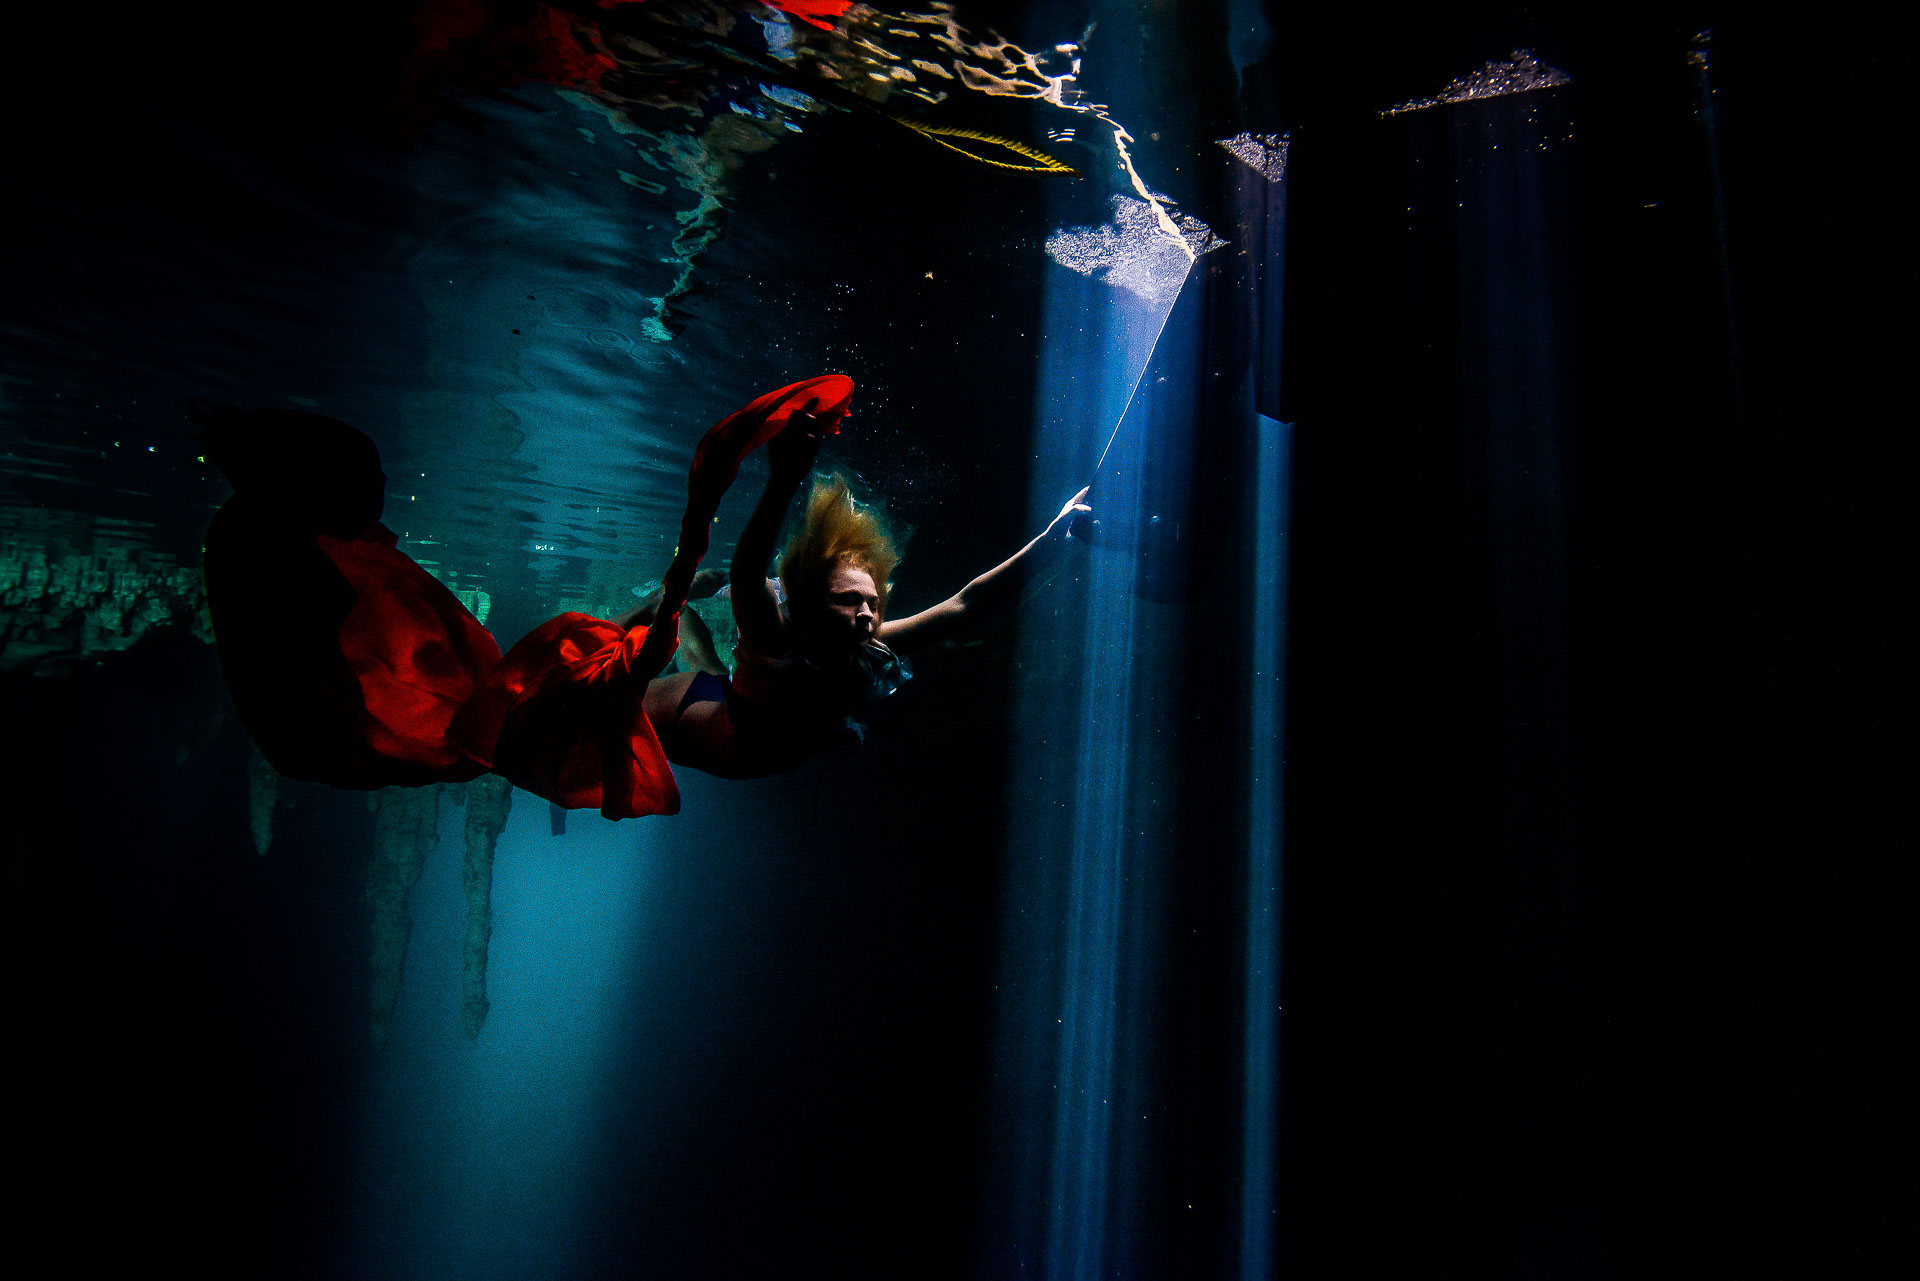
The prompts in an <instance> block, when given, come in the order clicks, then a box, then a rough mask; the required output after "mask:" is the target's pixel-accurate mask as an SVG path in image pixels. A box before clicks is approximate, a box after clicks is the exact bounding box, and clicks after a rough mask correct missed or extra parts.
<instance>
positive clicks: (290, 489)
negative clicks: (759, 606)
mask: <svg viewBox="0 0 1920 1281" xmlns="http://www.w3.org/2000/svg"><path fill="white" fill-rule="evenodd" d="M852 397H853V380H852V379H850V378H847V377H844V376H842V375H839V374H829V375H826V376H823V377H820V378H809V379H807V380H805V381H804V382H797V383H794V384H792V385H791V386H788V387H782V388H781V389H780V390H778V391H775V392H769V393H768V394H767V395H765V396H762V397H760V398H759V399H757V400H755V401H754V402H753V403H752V404H750V405H748V406H747V407H746V408H744V409H742V410H740V411H739V412H738V413H734V414H730V415H728V416H727V417H726V418H724V419H722V420H721V421H720V422H719V423H718V424H717V425H715V426H714V428H713V429H712V430H711V431H709V432H708V433H707V434H706V436H705V437H704V438H703V439H702V440H701V442H700V445H699V448H698V449H697V450H696V452H695V454H694V462H693V469H692V471H691V473H690V474H689V476H688V480H687V489H688V502H687V511H686V516H685V518H684V519H683V521H682V523H681V532H680V546H679V547H678V548H677V549H676V550H675V553H674V559H673V563H672V564H671V565H670V566H669V567H668V569H667V574H666V580H665V588H664V591H663V599H662V601H661V604H660V608H659V611H658V612H657V613H656V615H655V621H654V624H653V626H652V627H651V628H648V627H635V628H633V629H631V630H626V631H623V630H622V629H621V628H620V627H619V626H618V625H617V624H615V623H610V622H607V621H606V620H604V619H599V618H592V617H589V616H588V615H586V614H562V615H560V616H559V617H558V618H555V619H552V620H550V621H548V622H546V623H543V624H542V625H541V626H539V627H537V628H535V629H534V630H533V631H532V632H531V633H529V634H528V635H527V636H525V637H523V638H522V639H521V640H520V641H519V643H518V644H516V645H514V647H513V648H512V649H511V650H510V651H508V652H507V654H506V655H505V656H504V657H503V656H502V655H501V653H500V648H499V646H498V645H496V644H495V643H494V640H493V637H492V636H491V635H489V634H488V632H487V630H486V629H485V628H484V627H482V626H481V625H480V623H479V621H478V620H477V619H475V618H474V616H473V615H472V614H471V613H469V612H468V611H467V609H466V607H465V606H463V605H462V604H461V603H460V601H459V599H458V598H457V597H455V596H454V594H453V593H452V592H450V591H448V590H447V589H446V588H445V587H443V586H442V585H441V584H440V583H439V582H438V581H436V580H435V579H434V578H433V576H432V575H430V574H428V573H427V572H426V570H424V569H422V568H421V567H420V566H419V565H417V564H415V563H414V562H413V561H412V560H410V559H409V558H408V557H407V556H406V555H405V554H404V553H403V552H401V551H400V550H399V548H398V547H397V545H396V544H397V542H398V540H397V539H396V538H395V537H394V534H393V532H392V531H391V530H389V529H387V528H386V527H385V526H384V525H381V524H379V523H377V521H372V520H371V518H372V517H373V516H374V515H375V514H376V513H377V512H378V511H379V505H380V501H381V489H382V487H383V485H384V477H382V476H381V475H380V472H379V461H378V453H377V451H376V450H374V447H373V444H372V442H371V441H369V440H367V438H366V437H365V436H364V435H363V434H362V433H360V432H357V431H355V430H354V429H352V428H351V427H348V426H347V425H346V424H344V423H338V422H335V421H333V420H330V419H321V418H318V417H316V416H313V415H293V414H290V413H283V414H281V415H279V416H278V417H274V416H272V415H268V414H263V413H262V412H261V411H251V412H246V411H233V412H231V413H225V412H224V411H223V414H224V416H216V417H217V422H216V423H215V424H214V425H213V426H211V427H210V428H209V431H210V433H212V434H211V435H210V436H209V437H208V439H209V440H210V441H214V442H216V445H217V447H218V452H219V455H220V459H223V460H224V461H222V462H221V465H222V466H223V467H226V468H227V469H228V473H229V475H231V476H234V477H235V485H236V491H237V492H236V493H235V496H234V497H233V498H232V499H231V500H229V502H228V503H227V505H226V506H224V507H223V508H222V509H221V510H220V513H219V514H218V515H217V516H215V518H214V522H213V525H212V527H211V528H210V529H209V530H208V531H207V554H206V574H207V592H208V602H209V606H210V608H211V610H212V613H213V622H214V635H215V639H216V641H217V643H218V645H219V648H220V658H221V664H222V666H223V667H224V668H225V670H226V673H227V680H228V684H229V686H230V687H231V688H232V690H233V695H234V702H235V704H236V706H237V707H238V708H239V709H240V714H241V717H242V719H243V720H244V721H245V722H246V725H247V728H248V730H249V732H250V733H251V734H252V735H253V738H254V741H255V742H256V743H258V744H259V745H260V749H261V751H262V753H263V754H264V755H265V756H266V757H267V759H268V760H269V761H271V762H272V763H273V765H274V767H275V768H277V769H278V770H280V772H281V773H283V774H287V775H289V776H291V777H294V778H304V779H311V780H314V781H316V782H325V783H332V784H335V785H337V786H342V787H359V788H369V789H371V788H378V787H390V786H401V785H424V784H428V783H436V782H457V781H462V780H465V779H469V778H473V777H475V776H476V775H478V774H480V773H482V772H483V771H485V770H492V771H493V772H495V773H498V774H501V775H504V776H505V777H506V778H508V779H509V780H511V781H512V782H513V783H514V784H515V785H516V786H519V787H523V788H525V789H526V790H527V791H530V792H533V793H535V794H536V795H539V796H543V797H545V798H546V799H548V800H550V801H552V802H554V803H555V804H557V805H562V806H565V807H567V808H569V809H598V810H599V811H600V812H601V813H602V814H605V815H606V816H607V817H608V818H635V817H638V816H640V815H643V814H672V813H675V812H676V811H678V810H679V808H680V792H679V789H678V788H677V787H676V786H675V784H674V780H673V771H672V769H671V768H669V766H668V764H667V757H666V753H665V752H664V751H663V750H662V749H661V746H660V739H659V736H658V735H657V734H656V733H655V732H654V728H653V725H652V724H651V723H650V722H649V721H648V720H647V716H646V691H647V682H648V681H649V680H651V679H652V678H653V677H655V676H657V675H659V673H660V672H661V671H662V670H663V669H664V668H665V667H666V665H667V663H668V662H669V661H670V660H671V659H672V657H673V651H674V649H675V647H676V645H677V644H678V637H679V620H680V611H681V609H682V608H683V607H684V606H685V604H686V599H687V592H688V590H689V589H690V588H691V586H692V582H693V573H694V570H695V569H696V568H697V567H698V565H699V563H700V558H701V557H702V556H704V555H705V554H706V550H707V542H708V538H709V537H710V535H711V531H712V525H713V516H714V512H715V511H716V510H717V509H718V507H719V505H720V499H721V497H722V496H723V495H724V494H725V493H726V491H727V487H728V486H729V485H730V484H732V483H733V479H734V477H735V476H736V475H738V474H739V471H740V464H741V462H742V461H743V460H744V459H745V458H746V456H747V455H748V454H750V453H752V452H753V451H754V450H755V449H758V448H759V447H760V446H761V445H763V444H765V443H766V442H767V441H768V440H770V439H772V438H773V437H774V436H776V435H778V434H779V433H780V432H781V431H782V430H784V429H785V428H786V427H787V425H788V422H789V421H790V420H791V418H792V417H793V415H794V414H795V413H798V412H801V411H806V412H809V413H811V414H813V415H814V416H815V420H816V427H817V430H819V431H820V432H821V433H823V434H825V433H829V432H834V431H838V430H839V424H840V420H841V419H842V418H844V417H845V416H846V414H847V410H848V406H849V405H850V403H851V401H852ZM211 447H214V446H210V448H211ZM325 529H334V530H336V531H339V532H337V533H335V534H328V533H324V532H320V531H321V530H325Z"/></svg>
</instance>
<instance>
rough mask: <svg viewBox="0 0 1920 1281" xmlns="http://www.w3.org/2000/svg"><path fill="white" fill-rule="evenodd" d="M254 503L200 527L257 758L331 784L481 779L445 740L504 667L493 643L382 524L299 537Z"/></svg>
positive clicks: (217, 623)
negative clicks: (349, 532)
mask: <svg viewBox="0 0 1920 1281" xmlns="http://www.w3.org/2000/svg"><path fill="white" fill-rule="evenodd" d="M250 497H251V499H252V501H250ZM250 497H249V496H242V495H237V496H236V497H235V498H234V499H233V500H231V501H230V502H229V503H228V504H227V506H226V507H224V508H222V509H221V511H220V513H219V515H218V516H216V517H215V518H214V522H213V526H212V527H211V528H210V529H209V530H208V531H207V550H206V579H207V603H208V607H209V610H210V612H211V613H212V616H213V629H214V640H215V643H216V644H217V646H218V648H219V651H220V664H221V667H222V668H223V669H224V670H225V672H226V676H227V684H228V687H229V688H230V689H231V690H232V691H233V700H234V705H235V707H236V708H237V709H238V710H239V712H240V717H241V720H242V721H243V722H244V723H245V724H246V726H247V730H248V732H249V733H250V734H251V735H252V737H253V740H254V742H255V743H256V744H258V745H259V748H260V751H261V754H262V755H264V756H265V757H266V758H267V760H268V761H270V762H271V763H272V764H273V766H274V768H275V769H277V770H279V771H280V772H281V773H282V774H285V775H287V776H288V777H290V778H301V779H308V780H311V781H314V782H321V783H331V784H333V785H335V786H338V787H357V788H366V789H373V788H380V787H400V786H420V785H423V784H428V783H438V782H461V781H464V780H466V779H469V778H473V777H474V776H476V775H478V774H479V773H481V772H482V769H483V768H484V767H483V766H481V765H480V764H478V763H476V762H475V761H473V760H471V759H470V758H469V757H468V756H467V755H466V754H465V753H464V752H463V751H461V750H460V748H459V747H458V746H457V745H455V744H454V743H452V742H451V741H450V740H449V739H448V736H447V735H448V730H449V728H450V727H451V725H452V722H453V719H454V717H455V716H456V715H457V714H458V713H459V711H460V709H461V708H462V707H463V706H464V705H465V704H466V702H467V700H468V699H469V698H471V697H472V696H473V694H474V693H475V692H476V691H477V690H478V689H479V688H480V686H481V684H482V683H483V682H484V681H485V680H486V678H487V677H488V676H489V675H490V674H491V673H492V672H493V670H494V669H495V668H496V667H498V666H499V663H500V647H499V646H498V645H496V644H495V643H494V640H493V637H492V636H491V635H489V634H488V633H487V630H486V629H485V628H484V627H482V626H480V624H479V622H478V621H477V620H476V619H475V618H474V617H473V615H472V614H470V613H468V612H467V610H466V608H465V606H463V605H461V603H460V602H459V600H458V599H457V598H456V597H455V596H454V595H453V593H452V592H449V591H448V590H447V589H446V588H445V587H443V586H441V585H440V584H439V583H438V582H436V581H435V580H434V579H433V577H432V576H431V575H430V574H428V573H427V572H426V571H425V570H424V569H421V568H420V566H418V565H416V564H415V563H414V562H413V561H411V560H409V559H408V558H407V557H406V556H405V555H404V554H403V553H402V552H400V551H399V550H398V549H397V548H396V547H395V546H394V544H395V542H396V539H395V538H394V535H393V533H392V531H390V530H388V529H387V528H386V527H384V526H382V525H379V524H377V523H375V524H372V525H370V526H368V527H366V528H365V529H364V530H363V531H362V532H361V533H359V534H357V535H354V536H351V537H331V536H328V535H325V534H315V533H311V532H303V531H302V530H300V529H299V527H298V526H297V525H289V523H288V522H287V521H286V520H284V519H283V518H282V514H281V512H280V511H278V510H276V509H275V507H274V505H273V504H271V503H265V502H261V501H258V496H257V495H254V496H250Z"/></svg>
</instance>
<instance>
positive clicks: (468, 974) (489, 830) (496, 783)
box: [460, 774, 513, 1036]
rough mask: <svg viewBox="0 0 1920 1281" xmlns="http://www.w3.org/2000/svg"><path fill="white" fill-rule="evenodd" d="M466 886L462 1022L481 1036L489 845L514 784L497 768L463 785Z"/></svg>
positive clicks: (502, 823) (502, 822)
mask: <svg viewBox="0 0 1920 1281" xmlns="http://www.w3.org/2000/svg"><path fill="white" fill-rule="evenodd" d="M466 800H467V857H466V864H465V870H464V880H465V885H466V890H467V939H466V954H465V956H464V958H463V962H462V967H461V982H460V989H461V1002H460V1015H461V1024H462V1026H464V1027H465V1028H466V1030H467V1035H468V1036H479V1035H480V1026H481V1024H483V1023H485V1022H486V1021H487V943H488V941H489V940H490V939H491V938H492V937H493V850H494V846H495V845H497V844H498V843H499V840H500V832H501V830H502V829H503V828H505V827H506V825H507V811H508V810H509V809H510V808H511V806H512V804H513V785H512V784H511V783H509V782H507V780H506V779H504V778H501V777H500V776H499V775H497V774H483V775H482V776H480V777H479V778H476V779H474V780H473V781H472V782H471V783H468V784H467V785H466Z"/></svg>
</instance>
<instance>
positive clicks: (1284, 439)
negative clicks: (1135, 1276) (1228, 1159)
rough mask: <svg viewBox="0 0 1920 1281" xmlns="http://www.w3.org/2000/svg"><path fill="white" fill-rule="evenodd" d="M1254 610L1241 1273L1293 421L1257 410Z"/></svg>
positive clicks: (1270, 1009)
mask: <svg viewBox="0 0 1920 1281" xmlns="http://www.w3.org/2000/svg"><path fill="white" fill-rule="evenodd" d="M1255 417H1256V419H1257V422H1258V428H1257V430H1258V433H1259V434H1258V439H1257V442H1256V445H1255V456H1254V468H1253V501H1252V503H1251V504H1250V508H1251V511H1252V513H1253V602H1252V604H1253V613H1252V626H1251V629H1250V633H1251V634H1250V635H1249V637H1248V650H1249V658H1250V660H1251V666H1252V679H1251V680H1250V681H1249V683H1248V689H1247V700H1248V713H1249V715H1248V731H1249V733H1250V735H1251V741H1250V742H1249V744H1248V752H1247V919H1246V1008H1245V1011H1244V1016H1243V1017H1244V1023H1245V1028H1244V1035H1245V1037H1246V1040H1245V1049H1244V1054H1245V1063H1244V1065H1243V1070H1244V1076H1243V1084H1242V1087H1241V1090H1242V1096H1241V1149H1240V1275H1241V1276H1242V1277H1243V1278H1245V1279H1246V1281H1256V1279H1257V1278H1266V1277H1270V1276H1272V1275H1273V1222H1274V1219H1275V1217H1276V1216H1277V1214H1278V1207H1277V1205H1276V1199H1275V1192H1276V1189H1275V1187H1274V1177H1273V1153H1274V1137H1275V1125H1276V1123H1277V1121H1278V1117H1279V1106H1278V1105H1279V1062H1280V1044H1279V1042H1280V852H1281V841H1282V837H1283V817H1284V812H1285V810H1284V806H1285V797H1284V793H1283V791H1282V780H1283V774H1282V771H1283V769H1284V764H1285V762H1284V759H1283V753H1282V750H1281V748H1282V743H1283V741H1284V738H1283V734H1284V728H1285V725H1286V680H1285V674H1286V635H1287V625H1286V609H1287V553H1286V530H1287V505H1288V497H1289V488H1290V479H1291V478H1290V475H1289V466H1288V464H1289V461H1290V458H1291V455H1292V450H1293V428H1292V426H1291V425H1290V424H1288V423H1282V422H1276V421H1274V420H1273V419H1271V418H1268V417H1267V416H1265V415H1264V414H1259V415H1256V416H1255Z"/></svg>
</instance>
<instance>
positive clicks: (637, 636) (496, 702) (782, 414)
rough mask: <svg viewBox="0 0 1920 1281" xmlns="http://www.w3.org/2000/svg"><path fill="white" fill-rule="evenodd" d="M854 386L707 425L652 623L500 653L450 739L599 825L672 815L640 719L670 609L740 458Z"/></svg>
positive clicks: (667, 787) (568, 626)
mask: <svg viewBox="0 0 1920 1281" xmlns="http://www.w3.org/2000/svg"><path fill="white" fill-rule="evenodd" d="M852 401H853V380H852V379H851V378H848V377H846V376H844V375H842V374H827V375H824V376H822V377H819V378H809V379H806V380H805V381H803V382H797V383H793V384H791V385H790V386H786V387H782V388H780V390H778V391H773V392H768V393H767V394H766V395H764V396H761V397H760V398H758V399H757V400H755V401H754V402H753V403H752V404H750V405H748V406H747V407H746V408H744V409H742V410H739V411H738V412H736V413H733V414H729V415H728V416H727V417H725V418H723V419H721V420H720V422H719V423H717V424H715V425H714V427H713V428H712V430H710V431H709V432H707V434H706V436H705V437H703V438H702V439H701V441H700V445H699V447H698V448H697V449H696V450H695V451H694V456H693V468H692V470H691V471H690V472H689V473H688V477H687V490H688V500H687V510H686V515H685V517H684V518H683V519H682V521H681V525H680V546H679V547H678V548H676V549H675V551H674V558H673V563H672V564H671V565H669V566H668V567H667V573H666V578H665V582H664V584H663V587H662V592H661V601H660V608H659V610H658V612H657V613H656V614H655V615H654V622H653V626H652V627H636V628H634V629H632V630H631V631H628V632H625V633H623V632H622V631H621V630H620V628H619V627H618V626H617V625H615V624H613V623H610V622H607V621H605V620H604V619H598V618H593V617H590V616H589V615H586V614H562V615H560V617H558V618H555V619H553V620H551V621H549V622H546V623H543V624H542V625H541V626H539V627H537V628H535V629H534V630H533V631H532V632H531V633H529V634H528V635H527V636H526V637H525V638H524V639H522V640H521V641H520V642H519V643H518V644H516V645H515V646H514V647H513V648H512V649H511V650H509V651H508V652H507V656H506V657H505V658H504V659H502V660H501V663H500V666H499V667H498V669H496V671H495V672H494V674H493V676H492V677H491V678H489V679H488V681H487V683H486V686H485V688H483V689H482V690H481V691H479V692H478V693H477V694H476V695H475V696H474V698H473V699H472V701H471V704H470V706H469V707H468V708H467V710H466V711H465V712H463V713H462V714H461V717H460V721H459V723H458V724H457V725H456V726H455V728H454V736H455V737H456V738H457V739H458V740H459V741H460V743H461V745H462V747H463V749H464V750H465V751H466V752H468V753H469V754H470V755H472V756H473V757H474V758H475V759H477V760H482V761H484V762H486V763H487V765H488V767H489V768H491V769H492V770H493V772H494V773H496V774H501V775H504V776H505V777H507V778H508V779H510V780H512V782H513V784H514V785H515V786H516V787H523V788H525V789H526V790H528V791H529V792H533V793H535V794H536V795H539V796H544V797H546V798H547V799H548V800H550V801H552V802H554V803H555V804H557V805H561V806H564V807H566V808H568V809H593V808H597V809H599V811H600V812H601V813H602V814H604V815H606V816H607V817H608V818H633V817H637V816H639V815H642V814H672V813H675V812H677V811H678V810H679V808H680V791H679V788H678V787H677V786H675V784H674V781H673V771H672V770H671V769H669V768H668V766H667V757H666V753H665V751H664V750H662V748H661V746H660V739H659V736H658V735H657V734H656V733H655V732H654V728H653V725H652V724H651V723H650V722H649V721H648V720H647V718H646V714H645V710H644V704H645V699H646V690H647V682H648V681H650V680H652V679H653V678H654V677H655V676H657V675H659V674H660V672H661V671H663V670H664V669H665V668H666V665H667V663H668V661H669V660H671V659H672V658H673V651H674V648H675V647H676V646H677V645H678V643H679V622H680V611H681V608H682V607H683V606H685V604H686V601H687V591H688V589H689V588H690V587H691V586H692V583H693V572H694V570H695V568H696V567H698V565H699V564H700V558H701V557H702V556H704V555H705V554H706V551H707V543H708V540H709V538H710V537H711V534H712V529H713V514H714V511H715V510H716V509H717V508H718V507H719V505H720V498H721V496H722V495H723V494H725V493H726V491H727V487H728V486H729V485H730V484H732V483H733V478H734V477H735V476H736V475H738V474H739V471H740V464H741V462H742V461H743V460H744V459H745V458H746V456H747V455H748V454H750V453H752V452H753V451H754V450H755V449H758V448H759V447H760V446H761V445H762V444H764V443H766V442H767V441H769V440H771V439H772V438H773V437H775V436H777V435H779V434H780V432H781V431H782V430H783V429H784V428H785V427H786V426H787V423H788V420H789V419H791V418H792V416H793V415H794V414H795V413H796V412H798V411H800V410H807V411H809V412H811V413H814V414H816V415H817V416H818V417H819V419H820V428H821V431H822V432H823V433H826V432H835V431H838V430H839V428H840V420H841V419H843V418H845V417H846V416H847V411H848V409H849V408H850V406H851V405H852Z"/></svg>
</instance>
